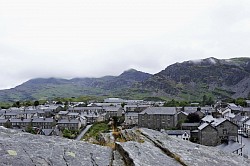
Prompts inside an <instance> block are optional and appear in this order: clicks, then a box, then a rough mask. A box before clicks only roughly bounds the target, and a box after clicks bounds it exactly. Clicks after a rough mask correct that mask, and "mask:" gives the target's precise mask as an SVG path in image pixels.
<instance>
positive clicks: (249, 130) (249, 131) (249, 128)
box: [243, 118, 250, 137]
mask: <svg viewBox="0 0 250 166" xmlns="http://www.w3.org/2000/svg"><path fill="white" fill-rule="evenodd" d="M243 131H244V132H245V133H246V135H247V136H248V137H250V118H248V119H246V120H245V121H244V123H243Z"/></svg>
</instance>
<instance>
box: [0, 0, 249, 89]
mask: <svg viewBox="0 0 250 166" xmlns="http://www.w3.org/2000/svg"><path fill="white" fill-rule="evenodd" d="M249 8H250V1H249V0H219V1H218V0H21V1H20V0H0V62H1V63H0V67H1V74H0V80H1V81H0V89H3V88H10V87H14V86H16V85H18V84H20V83H22V82H24V81H27V80H28V79H31V78H37V77H62V78H73V77H86V76H87V77H90V76H91V77H99V76H104V75H119V74H120V73H122V72H123V71H124V70H127V69H129V68H135V69H137V70H141V71H145V72H149V73H157V72H159V71H161V70H162V69H164V68H166V67H167V66H168V65H170V64H172V63H175V62H183V61H185V60H192V59H201V58H207V57H215V58H222V59H227V58H232V57H250V55H249V49H250V10H249Z"/></svg>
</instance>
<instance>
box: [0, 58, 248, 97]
mask: <svg viewBox="0 0 250 166" xmlns="http://www.w3.org/2000/svg"><path fill="white" fill-rule="evenodd" d="M86 95H93V96H104V97H107V96H110V97H122V98H131V99H132V98H137V99H147V98H150V99H152V98H157V99H159V98H160V99H172V98H175V99H185V100H192V101H193V100H202V97H203V96H204V95H206V96H207V97H212V98H213V99H216V98H222V99H223V98H238V97H243V98H247V97H249V96H250V58H232V59H216V58H213V57H211V58H207V59H201V60H190V61H185V62H182V63H175V64H172V65H170V66H168V67H167V68H165V69H164V70H162V71H160V72H159V73H156V74H154V75H151V74H148V73H145V72H141V71H137V70H134V69H130V70H127V71H124V72H123V73H122V74H120V75H119V76H105V77H101V78H73V79H70V80H67V79H60V78H37V79H32V80H29V81H27V82H25V83H23V84H21V85H19V86H17V87H15V88H12V89H8V90H1V91H0V101H15V100H36V99H53V98H56V97H79V96H86Z"/></svg>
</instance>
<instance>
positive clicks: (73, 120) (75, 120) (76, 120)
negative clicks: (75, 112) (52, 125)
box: [57, 119, 79, 124]
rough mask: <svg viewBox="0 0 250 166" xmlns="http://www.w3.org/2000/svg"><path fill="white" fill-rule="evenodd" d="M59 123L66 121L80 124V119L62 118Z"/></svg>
mask: <svg viewBox="0 0 250 166" xmlns="http://www.w3.org/2000/svg"><path fill="white" fill-rule="evenodd" d="M57 123H58V124H65V123H67V124H75V123H77V124H78V123H79V120H78V119H71V120H69V119H61V120H59V121H58V122H57Z"/></svg>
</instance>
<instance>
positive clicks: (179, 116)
mask: <svg viewBox="0 0 250 166" xmlns="http://www.w3.org/2000/svg"><path fill="white" fill-rule="evenodd" d="M186 119H187V115H185V114H183V113H179V114H177V121H178V122H179V121H183V122H184V121H185V120H186Z"/></svg>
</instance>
